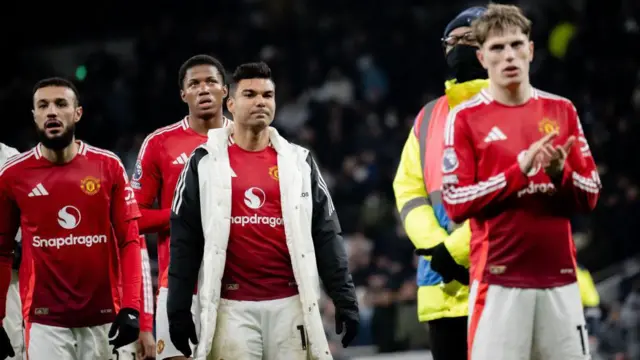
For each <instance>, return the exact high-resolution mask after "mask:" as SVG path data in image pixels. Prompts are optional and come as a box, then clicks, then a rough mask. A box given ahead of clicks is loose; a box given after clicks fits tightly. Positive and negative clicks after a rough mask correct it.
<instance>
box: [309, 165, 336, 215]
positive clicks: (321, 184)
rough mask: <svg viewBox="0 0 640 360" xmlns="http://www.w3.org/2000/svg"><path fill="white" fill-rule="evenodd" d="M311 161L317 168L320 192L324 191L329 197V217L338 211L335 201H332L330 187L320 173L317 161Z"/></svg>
mask: <svg viewBox="0 0 640 360" xmlns="http://www.w3.org/2000/svg"><path fill="white" fill-rule="evenodd" d="M311 161H313V166H314V167H315V170H316V174H318V187H319V188H320V190H322V192H323V193H324V195H325V196H326V197H327V207H328V209H327V210H328V211H329V215H331V214H333V212H334V211H336V208H335V206H334V205H333V199H331V194H330V193H329V187H328V186H327V183H326V182H325V181H324V178H323V177H322V174H321V173H320V168H319V167H318V164H317V163H316V160H315V159H314V158H313V157H312V158H311Z"/></svg>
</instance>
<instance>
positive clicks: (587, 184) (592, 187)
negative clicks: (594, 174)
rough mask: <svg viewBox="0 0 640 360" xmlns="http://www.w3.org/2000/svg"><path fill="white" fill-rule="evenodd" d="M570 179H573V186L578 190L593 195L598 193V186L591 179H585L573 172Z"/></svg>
mask: <svg viewBox="0 0 640 360" xmlns="http://www.w3.org/2000/svg"><path fill="white" fill-rule="evenodd" d="M571 177H572V178H573V185H575V186H576V187H578V188H579V189H582V190H584V191H587V192H590V193H593V194H597V193H599V192H600V186H599V185H598V184H597V183H596V182H595V181H594V180H593V179H589V178H586V177H584V176H582V175H580V174H578V173H577V172H575V171H574V172H572V173H571Z"/></svg>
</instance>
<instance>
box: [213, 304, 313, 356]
mask: <svg viewBox="0 0 640 360" xmlns="http://www.w3.org/2000/svg"><path fill="white" fill-rule="evenodd" d="M303 324H304V323H303V315H302V306H301V302H300V297H299V296H298V295H296V296H292V297H288V298H284V299H277V300H269V301H234V300H226V299H221V300H220V306H219V307H218V318H217V322H216V332H215V336H214V337H213V349H212V351H211V354H209V358H211V359H236V360H281V359H287V360H306V359H307V356H308V353H307V345H308V343H307V334H306V331H305V329H304V325H303Z"/></svg>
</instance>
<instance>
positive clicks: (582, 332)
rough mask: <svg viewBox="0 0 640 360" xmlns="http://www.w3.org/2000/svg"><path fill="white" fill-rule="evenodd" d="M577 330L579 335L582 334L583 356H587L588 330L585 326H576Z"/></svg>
mask: <svg viewBox="0 0 640 360" xmlns="http://www.w3.org/2000/svg"><path fill="white" fill-rule="evenodd" d="M576 330H578V334H580V346H581V347H582V355H587V347H586V346H585V344H584V332H585V331H586V330H587V327H586V326H585V325H578V326H576Z"/></svg>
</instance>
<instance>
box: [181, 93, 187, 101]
mask: <svg viewBox="0 0 640 360" xmlns="http://www.w3.org/2000/svg"><path fill="white" fill-rule="evenodd" d="M180 99H182V102H183V103H186V102H187V93H185V92H184V90H180Z"/></svg>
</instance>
